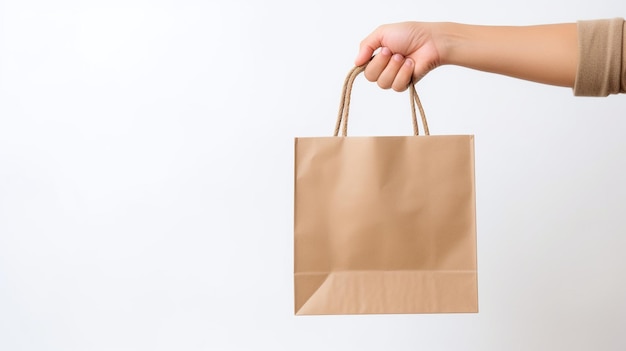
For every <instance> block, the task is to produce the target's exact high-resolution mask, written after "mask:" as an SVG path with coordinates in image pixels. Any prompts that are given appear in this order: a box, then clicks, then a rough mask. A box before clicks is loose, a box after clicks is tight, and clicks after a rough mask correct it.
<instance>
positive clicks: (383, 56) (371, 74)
mask: <svg viewBox="0 0 626 351" xmlns="http://www.w3.org/2000/svg"><path fill="white" fill-rule="evenodd" d="M389 60H391V50H389V49H388V48H382V49H381V50H380V52H379V53H378V55H376V56H374V58H372V61H370V63H369V64H367V67H366V68H365V78H367V80H369V81H370V82H375V81H376V80H378V77H379V76H380V74H381V73H382V72H383V70H384V69H385V67H387V64H388V63H389Z"/></svg>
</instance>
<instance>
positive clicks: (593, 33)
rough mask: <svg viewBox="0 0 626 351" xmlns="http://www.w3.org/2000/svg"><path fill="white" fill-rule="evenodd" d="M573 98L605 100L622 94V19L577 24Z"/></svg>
mask: <svg viewBox="0 0 626 351" xmlns="http://www.w3.org/2000/svg"><path fill="white" fill-rule="evenodd" d="M577 27H578V70H577V72H576V81H575V83H574V95H576V96H607V95H609V94H617V93H620V92H624V89H625V88H626V75H625V73H626V67H623V66H625V65H624V64H623V63H622V60H623V59H624V58H626V52H625V49H626V47H624V46H623V45H622V43H623V39H624V38H625V37H626V35H625V34H624V32H625V30H626V28H625V27H624V19H622V18H613V19H601V20H592V21H578V24H577Z"/></svg>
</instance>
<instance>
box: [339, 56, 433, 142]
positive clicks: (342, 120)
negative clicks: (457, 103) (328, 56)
mask: <svg viewBox="0 0 626 351" xmlns="http://www.w3.org/2000/svg"><path fill="white" fill-rule="evenodd" d="M365 67H367V63H366V64H364V65H362V66H355V67H354V68H352V69H351V70H350V72H349V73H348V75H347V76H346V79H345V80H344V82H343V90H342V92H341V100H340V102H339V113H338V114H337V123H336V124H335V133H334V135H333V136H338V135H339V129H340V128H341V136H344V137H345V136H348V113H349V111H350V95H351V93H352V85H353V84H354V80H355V79H356V77H357V76H358V75H359V74H360V73H361V72H363V71H364V70H365ZM409 98H410V99H411V115H412V121H413V135H419V127H418V126H417V114H416V111H415V105H417V108H418V109H419V111H420V116H421V117H422V125H423V126H424V134H425V135H430V132H429V130H428V123H427V122H426V114H425V113H424V108H423V107H422V103H421V102H420V98H419V96H418V95H417V91H416V90H415V85H414V84H413V80H411V82H410V83H409Z"/></svg>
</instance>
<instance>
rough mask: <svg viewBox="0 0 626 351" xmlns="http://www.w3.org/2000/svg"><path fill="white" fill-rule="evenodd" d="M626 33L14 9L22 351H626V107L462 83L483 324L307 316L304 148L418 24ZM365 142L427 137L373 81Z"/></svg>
mask: <svg viewBox="0 0 626 351" xmlns="http://www.w3.org/2000/svg"><path fill="white" fill-rule="evenodd" d="M624 16H626V2H624V1H623V0H597V1H581V0H574V1H571V0H568V1H564V0H526V1H518V2H502V1H496V0H491V1H490V0H476V1H465V0H440V1H428V2H427V1H417V0H412V1H398V0H387V1H380V0H379V1H345V2H340V1H309V2H297V1H286V0H266V1H251V0H248V1H230V0H229V1H226V0H224V1H191V0H178V1H174V0H163V1H155V0H152V1H140V0H124V1H117V0H113V1H112V0H107V1H95V0H93V1H32V0H19V1H18V0H13V1H0V350H7V351H14V350H38V351H47V350H266V349H267V350H296V349H297V350H418V349H419V350H616V351H623V350H626V333H625V331H626V274H624V269H625V268H626V254H625V252H626V221H625V219H626V182H625V179H626V138H624V135H625V131H626V116H625V114H626V96H612V97H608V98H577V97H574V96H573V94H572V92H571V90H570V89H566V88H557V87H550V86H545V85H540V84H535V83H529V82H525V81H521V80H517V79H513V78H507V77H501V76H497V75H493V74H487V73H481V72H476V71H472V70H468V69H464V68H459V67H451V66H446V67H441V68H438V69H437V70H435V71H434V72H433V73H431V74H430V75H429V76H427V77H426V78H425V79H424V80H423V81H421V82H420V83H419V84H418V91H419V92H420V96H421V98H422V102H423V103H424V107H425V109H426V112H427V115H428V117H429V121H430V127H431V132H432V133H433V134H475V136H476V189H477V220H478V260H479V295H480V313H479V314H470V315H400V316H397V315H392V316H388V315H387V316H327V317H294V316H293V292H292V284H293V280H292V279H293V266H292V263H293V257H292V255H293V251H292V245H293V238H292V236H293V138H294V137H296V136H322V135H330V133H331V132H332V129H333V126H334V119H335V113H336V109H337V106H338V101H339V94H340V89H341V84H342V82H343V79H344V76H345V74H346V73H347V72H348V70H349V69H350V68H351V67H352V64H353V59H354V57H355V56H356V53H357V49H358V44H359V42H360V41H361V39H362V38H363V37H365V36H366V35H367V34H368V33H369V32H370V31H371V30H373V29H374V28H375V27H376V26H378V25H380V24H383V23H389V22H397V21H405V20H423V21H456V22H466V23H475V24H519V25H525V24H538V23H553V22H566V21H576V20H579V19H595V18H610V17H624ZM351 116H352V118H351V125H352V129H351V132H352V134H353V135H386V134H403V135H406V134H410V132H411V129H410V122H409V120H408V97H407V96H406V95H405V94H398V93H395V92H393V91H384V90H381V89H379V88H378V87H377V86H376V85H375V84H372V83H369V82H367V81H366V80H365V79H363V78H362V77H361V78H360V79H359V80H357V83H356V86H355V91H354V96H353V109H352V114H351Z"/></svg>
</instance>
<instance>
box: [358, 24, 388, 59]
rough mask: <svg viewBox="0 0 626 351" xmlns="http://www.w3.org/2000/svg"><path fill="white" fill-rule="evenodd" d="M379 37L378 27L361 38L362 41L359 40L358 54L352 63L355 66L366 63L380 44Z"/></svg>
mask: <svg viewBox="0 0 626 351" xmlns="http://www.w3.org/2000/svg"><path fill="white" fill-rule="evenodd" d="M381 39H382V37H381V35H380V30H379V29H376V30H375V31H373V32H372V33H371V34H370V35H368V36H367V37H366V38H365V39H363V41H361V45H360V46H359V54H358V55H357V57H356V59H355V60H354V64H355V65H357V66H361V65H364V64H366V63H367V62H368V61H369V60H370V58H372V55H373V54H374V51H376V49H378V48H379V47H381V46H382V44H381Z"/></svg>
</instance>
